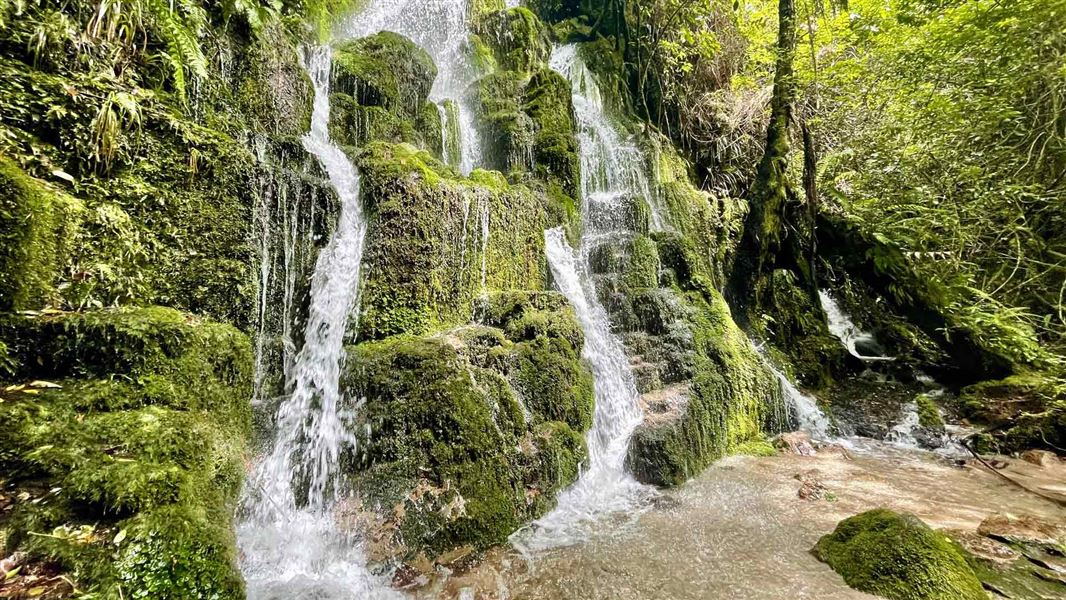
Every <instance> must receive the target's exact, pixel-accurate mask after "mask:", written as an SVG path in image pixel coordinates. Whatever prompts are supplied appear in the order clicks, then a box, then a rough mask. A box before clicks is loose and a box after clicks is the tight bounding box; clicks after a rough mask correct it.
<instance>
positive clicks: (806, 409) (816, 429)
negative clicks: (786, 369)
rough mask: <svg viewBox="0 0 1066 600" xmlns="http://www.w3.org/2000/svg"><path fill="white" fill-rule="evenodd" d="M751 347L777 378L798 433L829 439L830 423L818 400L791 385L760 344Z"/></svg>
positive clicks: (752, 342)
mask: <svg viewBox="0 0 1066 600" xmlns="http://www.w3.org/2000/svg"><path fill="white" fill-rule="evenodd" d="M751 345H752V347H753V348H755V352H757V353H758V354H759V357H760V358H762V362H763V364H764V365H766V368H767V369H770V372H771V373H773V374H774V377H776V378H777V384H778V387H779V389H780V390H781V396H782V397H783V398H784V399H785V406H787V407H788V411H789V413H791V415H792V419H793V421H794V422H795V423H796V427H797V428H798V429H799V430H800V431H806V432H807V433H809V434H811V437H812V438H815V439H819V440H824V439H828V438H829V429H830V428H831V427H832V423H830V421H829V417H827V416H825V413H824V412H822V409H821V408H818V400H816V399H815V398H814V397H813V396H810V395H808V394H804V393H803V392H802V391H800V389H799V388H797V387H796V386H795V384H793V383H792V382H791V381H790V380H789V379H788V377H787V376H786V375H785V374H784V373H782V372H781V370H780V369H778V368H777V367H775V366H774V364H773V363H772V362H770V359H769V357H768V356H767V354H766V350H765V349H764V347H763V345H762V344H757V343H755V340H751Z"/></svg>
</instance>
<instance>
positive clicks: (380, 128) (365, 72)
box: [329, 31, 443, 157]
mask: <svg viewBox="0 0 1066 600" xmlns="http://www.w3.org/2000/svg"><path fill="white" fill-rule="evenodd" d="M436 77H437V67H436V66H435V65H434V64H433V59H432V58H430V56H429V54H427V53H426V51H425V50H422V49H421V48H419V47H418V46H416V45H415V44H414V42H412V41H411V40H409V39H407V38H405V37H403V36H402V35H399V34H396V33H392V32H387V31H386V32H382V33H378V34H375V35H372V36H369V37H366V38H362V39H358V40H355V41H352V42H348V43H346V44H343V45H342V46H340V47H339V48H338V49H337V50H336V51H335V54H334V57H333V79H334V82H333V86H332V90H333V93H332V95H331V97H330V105H331V110H330V123H329V128H330V137H331V138H332V139H333V140H334V141H336V142H337V143H339V144H341V145H348V146H362V145H364V144H366V143H367V142H369V141H372V140H383V141H389V142H408V143H412V144H416V145H418V146H420V147H422V148H424V149H426V150H429V151H431V152H433V153H434V155H436V156H438V157H440V156H441V153H442V152H443V138H442V133H441V120H440V113H439V111H438V110H437V107H436V105H434V104H433V103H432V102H429V101H428V98H429V91H430V89H431V88H432V87H433V80H434V79H436Z"/></svg>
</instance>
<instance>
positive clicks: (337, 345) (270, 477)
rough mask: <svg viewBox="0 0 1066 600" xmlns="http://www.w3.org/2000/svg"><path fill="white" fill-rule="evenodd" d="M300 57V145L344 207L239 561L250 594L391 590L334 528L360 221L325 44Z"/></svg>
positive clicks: (321, 259)
mask: <svg viewBox="0 0 1066 600" xmlns="http://www.w3.org/2000/svg"><path fill="white" fill-rule="evenodd" d="M304 58H305V67H306V68H307V71H308V74H309V75H310V76H311V80H312V82H313V84H314V92H315V98H314V109H313V113H312V119H311V131H310V132H309V133H308V134H307V135H305V136H304V138H303V145H304V148H305V149H306V150H307V151H308V152H309V153H310V154H312V155H313V156H315V157H316V158H317V159H318V160H319V162H320V163H321V165H322V167H323V168H324V169H325V171H326V173H327V174H328V176H329V181H330V183H331V185H332V186H333V187H334V189H335V190H336V192H337V195H338V197H339V198H340V203H341V208H340V215H339V217H338V221H337V225H336V229H335V230H334V232H333V235H332V237H331V239H330V241H329V243H328V244H327V245H326V247H325V248H323V249H322V250H321V252H320V253H319V255H318V260H317V262H316V264H315V269H314V275H313V277H312V281H311V306H310V312H309V315H308V320H307V326H306V330H305V336H304V337H305V341H304V345H303V348H301V350H300V351H299V353H298V354H297V355H296V358H295V364H294V365H293V367H292V369H291V377H290V381H289V382H287V385H288V389H290V390H291V394H290V396H289V397H288V399H286V400H285V401H283V403H282V404H281V406H280V407H279V409H278V412H277V415H276V423H275V431H276V435H275V439H274V444H273V447H272V449H271V450H270V452H269V453H268V454H267V455H266V456H264V457H263V458H262V459H261V460H260V461H259V462H258V464H257V465H256V466H255V468H254V470H253V473H252V474H251V476H250V478H249V483H248V489H247V492H246V494H245V498H244V501H243V503H242V505H243V513H244V518H243V519H242V521H241V523H240V524H239V525H238V540H239V543H240V547H241V551H242V555H243V557H244V560H243V561H242V562H243V564H242V570H243V572H244V576H245V579H246V580H247V582H248V596H249V597H250V598H253V599H275V598H276V599H278V600H280V599H282V598H285V599H292V598H351V597H359V598H375V597H385V596H386V595H390V592H388V591H385V590H384V585H383V583H382V582H380V581H378V580H377V578H376V577H374V576H373V575H372V574H371V573H370V572H369V571H368V570H367V568H366V565H365V562H364V561H363V559H362V552H361V549H360V548H359V545H358V543H357V541H356V540H354V539H353V538H351V537H350V536H348V535H346V534H344V533H342V532H340V531H338V529H337V527H336V524H335V523H334V520H333V515H332V514H331V509H332V507H333V504H334V502H335V501H336V499H337V494H338V489H337V486H336V482H335V472H334V470H335V468H336V465H337V464H338V460H339V458H340V454H341V451H342V450H343V449H345V448H346V447H348V446H351V445H353V444H354V442H355V439H354V436H352V434H350V433H349V429H348V427H347V425H348V423H349V422H350V420H351V418H350V415H348V414H346V413H345V411H344V410H343V409H342V408H341V392H340V389H339V380H340V369H341V360H342V357H343V352H344V340H345V331H346V330H347V328H348V326H349V323H350V322H351V320H352V317H353V313H354V312H355V309H356V306H357V296H358V286H359V271H360V265H361V262H362V254H363V241H364V237H365V235H366V229H367V225H366V220H365V218H364V215H363V211H362V206H361V203H360V198H359V174H358V173H357V172H356V170H355V168H354V167H353V165H352V163H351V161H349V160H348V158H347V156H346V155H345V154H344V152H342V151H341V150H340V148H338V147H337V146H335V145H334V144H333V143H332V142H331V141H330V139H329V133H328V127H327V125H328V123H329V85H330V61H331V52H330V50H329V48H328V47H319V48H314V49H312V50H309V51H307V52H306V53H305V57H304ZM304 494H306V497H305V498H304V497H303V496H304Z"/></svg>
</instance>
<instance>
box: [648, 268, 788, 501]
mask: <svg viewBox="0 0 1066 600" xmlns="http://www.w3.org/2000/svg"><path fill="white" fill-rule="evenodd" d="M681 299H682V302H683V305H684V306H685V309H686V310H685V312H684V315H685V316H684V318H685V321H686V323H687V329H688V330H689V332H690V334H691V342H690V344H691V349H686V350H687V351H684V350H682V351H680V352H678V355H679V357H678V358H675V359H674V361H672V362H673V363H674V364H685V363H684V362H682V360H680V359H687V360H686V361H685V362H687V365H688V366H687V367H686V368H685V371H684V372H680V373H676V374H674V375H673V377H672V380H674V381H678V382H682V383H684V385H683V386H677V385H674V386H673V387H667V388H666V392H667V393H666V394H665V395H664V394H662V393H654V392H653V393H646V394H645V396H644V404H645V415H646V416H645V422H644V423H643V424H642V425H641V426H640V427H638V428H637V430H636V431H635V432H634V434H633V438H632V440H631V441H630V447H629V455H628V464H629V467H630V469H631V470H632V472H633V474H634V476H635V477H636V478H637V479H638V480H640V481H644V482H646V483H653V484H656V485H667V486H671V485H679V484H681V483H684V482H685V481H687V480H688V479H690V478H691V477H694V476H696V475H698V474H699V473H700V472H702V471H703V469H705V468H706V467H707V466H708V465H710V464H711V463H712V462H713V461H714V460H716V459H718V458H721V457H722V456H725V455H727V454H730V453H735V452H741V451H743V449H744V448H747V447H748V446H749V445H750V444H751V443H752V442H755V441H758V440H761V439H762V437H763V433H764V432H773V431H778V430H780V429H781V428H783V427H784V426H785V425H786V424H787V416H786V413H785V409H784V405H783V401H782V398H781V394H780V389H779V386H778V384H777V381H776V379H775V378H774V376H773V374H771V373H770V372H769V370H768V369H767V368H766V366H765V365H764V363H763V362H762V359H761V358H760V357H759V355H758V354H757V353H756V352H755V349H754V347H753V346H752V345H751V342H750V341H749V340H748V338H747V336H746V335H744V332H743V331H741V330H740V328H738V327H737V326H736V324H735V323H734V322H733V320H732V317H731V315H730V312H729V307H728V306H727V305H726V303H725V300H724V299H723V298H722V296H721V294H719V293H718V292H716V291H713V290H710V289H707V290H704V291H702V292H686V293H683V294H682V296H681ZM667 322H669V321H667ZM674 322H676V321H674ZM668 381H669V380H668Z"/></svg>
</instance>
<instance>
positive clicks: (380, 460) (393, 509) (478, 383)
mask: <svg viewBox="0 0 1066 600" xmlns="http://www.w3.org/2000/svg"><path fill="white" fill-rule="evenodd" d="M560 299H561V296H559V295H558V294H555V293H552V292H540V293H528V292H509V293H505V294H500V295H493V296H491V297H490V298H489V299H488V300H487V302H486V306H484V307H483V311H482V315H483V322H484V323H485V324H484V325H469V326H464V327H460V328H457V329H453V330H450V331H447V332H444V333H441V334H439V335H436V336H432V337H422V338H416V337H410V336H398V337H393V338H389V339H385V340H381V341H376V342H368V343H363V344H359V345H358V346H355V347H353V348H350V349H349V352H348V360H347V362H346V374H345V375H344V378H343V381H342V383H343V386H344V389H345V390H347V394H346V396H347V397H349V398H358V399H360V402H362V403H363V404H362V406H361V407H360V410H359V419H360V421H361V422H365V424H366V431H367V432H368V434H367V435H366V437H365V439H363V440H361V442H360V446H359V447H360V452H359V455H358V456H354V457H351V458H350V459H349V460H348V467H347V471H348V473H349V475H350V476H351V477H353V478H354V479H355V480H356V481H357V482H358V483H357V485H356V489H358V490H359V492H360V495H361V496H362V498H361V500H362V502H363V504H364V505H369V506H378V507H385V509H384V510H385V512H386V513H388V514H387V515H385V518H386V519H387V520H389V521H392V522H395V523H396V524H397V526H398V530H397V531H393V532H392V533H391V534H390V535H394V534H398V536H399V537H397V538H395V539H394V540H393V542H392V544H391V545H390V550H389V552H390V553H391V557H392V558H400V559H411V558H414V556H415V555H417V554H418V553H419V552H422V551H424V552H426V553H427V555H429V556H438V555H441V554H443V553H446V552H449V551H451V550H454V549H455V548H458V547H461V546H470V547H473V548H476V549H484V548H486V547H488V546H490V545H493V544H498V543H502V542H503V541H504V540H505V539H506V537H507V536H508V535H510V534H511V533H512V532H513V531H515V530H516V529H517V528H518V527H520V526H521V525H522V524H523V523H525V522H527V521H528V520H530V519H533V518H536V517H537V516H539V515H540V514H543V513H544V512H546V511H547V510H548V509H550V508H551V507H552V506H553V504H554V499H555V496H556V493H557V492H558V491H559V490H560V489H561V488H563V487H565V486H566V485H568V484H569V483H571V482H572V481H573V480H574V479H575V478H576V477H577V470H578V463H579V462H580V461H581V460H582V458H583V457H584V455H585V444H584V440H583V437H582V434H583V432H584V431H585V430H586V429H588V427H589V426H590V424H591V421H592V405H593V401H592V376H591V374H590V372H589V371H588V368H587V367H586V366H585V364H584V363H583V362H582V361H581V359H580V350H581V338H580V333H577V334H576V335H577V340H576V341H575V340H574V337H575V332H579V329H578V328H577V325H576V320H575V317H574V315H573V313H572V312H571V311H570V309H569V308H568V307H567V306H566V305H565V302H564V301H560ZM375 558H379V559H385V558H390V556H385V557H375Z"/></svg>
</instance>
